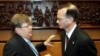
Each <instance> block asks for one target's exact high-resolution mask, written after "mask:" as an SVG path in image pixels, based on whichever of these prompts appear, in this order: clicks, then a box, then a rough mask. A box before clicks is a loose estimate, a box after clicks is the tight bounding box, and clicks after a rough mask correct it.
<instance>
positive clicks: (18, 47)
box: [3, 34, 46, 56]
mask: <svg viewBox="0 0 100 56" xmlns="http://www.w3.org/2000/svg"><path fill="white" fill-rule="evenodd" d="M36 48H37V50H38V51H39V52H40V51H44V50H46V46H44V44H43V43H41V44H39V45H37V46H36ZM3 56H35V54H34V53H33V51H32V50H31V48H30V47H29V45H28V44H27V43H26V42H25V41H24V39H22V37H21V36H19V35H17V34H14V36H13V37H12V38H11V39H10V40H9V41H8V42H7V43H6V45H5V46H4V50H3Z"/></svg>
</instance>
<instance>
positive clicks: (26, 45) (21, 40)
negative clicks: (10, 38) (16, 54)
mask: <svg viewBox="0 0 100 56" xmlns="http://www.w3.org/2000/svg"><path fill="white" fill-rule="evenodd" d="M14 36H15V38H16V39H17V40H18V41H19V43H20V46H21V47H22V48H24V50H26V52H28V53H29V54H30V55H31V56H35V54H34V53H33V51H32V50H31V48H30V47H29V45H28V44H27V43H26V42H25V40H24V39H23V38H22V37H21V36H19V35H18V34H16V33H15V34H14Z"/></svg>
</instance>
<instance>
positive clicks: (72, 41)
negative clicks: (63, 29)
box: [63, 27, 78, 54]
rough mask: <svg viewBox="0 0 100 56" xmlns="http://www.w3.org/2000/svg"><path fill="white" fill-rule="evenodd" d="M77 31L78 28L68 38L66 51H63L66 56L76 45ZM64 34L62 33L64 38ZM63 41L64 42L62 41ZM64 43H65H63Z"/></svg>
mask: <svg viewBox="0 0 100 56" xmlns="http://www.w3.org/2000/svg"><path fill="white" fill-rule="evenodd" d="M77 30H78V27H76V28H75V30H74V31H73V33H72V35H71V38H70V41H69V43H68V46H67V49H66V51H65V53H66V54H70V52H71V51H72V50H73V47H74V45H75V44H76V42H77V36H76V35H77ZM65 34H66V33H64V36H65ZM64 36H63V38H64V39H65V37H64ZM63 41H64V40H63ZM64 42H65V41H64ZM64 44H65V43H64ZM64 44H63V45H64ZM63 48H64V46H63Z"/></svg>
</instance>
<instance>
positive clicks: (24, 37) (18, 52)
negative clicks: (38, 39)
mask: <svg viewBox="0 0 100 56" xmlns="http://www.w3.org/2000/svg"><path fill="white" fill-rule="evenodd" d="M11 23H12V26H13V28H14V34H13V36H12V38H11V39H10V40H9V41H8V42H7V43H6V44H5V46H4V50H3V56H40V54H39V52H41V51H44V50H46V45H49V46H51V44H50V40H51V39H52V38H53V37H54V36H51V37H49V38H48V39H47V40H46V41H45V42H43V43H41V44H39V45H37V46H36V47H34V45H32V43H31V41H30V37H31V36H32V22H31V20H30V17H29V16H27V15H25V14H15V15H14V16H13V17H12V19H11Z"/></svg>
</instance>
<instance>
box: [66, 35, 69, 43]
mask: <svg viewBox="0 0 100 56" xmlns="http://www.w3.org/2000/svg"><path fill="white" fill-rule="evenodd" d="M68 43H69V38H68V36H67V35H66V45H68Z"/></svg>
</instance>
